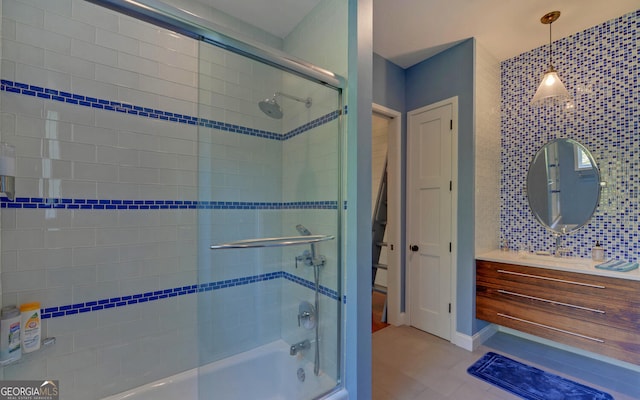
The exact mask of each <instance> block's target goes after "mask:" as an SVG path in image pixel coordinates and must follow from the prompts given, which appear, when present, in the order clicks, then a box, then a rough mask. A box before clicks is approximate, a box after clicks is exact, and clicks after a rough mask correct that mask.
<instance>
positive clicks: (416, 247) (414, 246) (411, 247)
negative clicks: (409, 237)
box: [409, 244, 420, 251]
mask: <svg viewBox="0 0 640 400" xmlns="http://www.w3.org/2000/svg"><path fill="white" fill-rule="evenodd" d="M409 250H411V251H418V250H420V247H418V245H417V244H412V245H409Z"/></svg>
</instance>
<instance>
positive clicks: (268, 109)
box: [258, 94, 282, 119]
mask: <svg viewBox="0 0 640 400" xmlns="http://www.w3.org/2000/svg"><path fill="white" fill-rule="evenodd" d="M258 106H259V107H260V110H261V111H262V112H263V113H265V114H267V116H269V117H271V118H274V119H281V118H282V108H280V104H278V102H277V101H276V95H275V94H274V95H273V97H272V98H270V99H264V100H262V101H261V102H259V103H258Z"/></svg>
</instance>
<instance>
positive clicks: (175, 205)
mask: <svg viewBox="0 0 640 400" xmlns="http://www.w3.org/2000/svg"><path fill="white" fill-rule="evenodd" d="M0 208H30V209H36V208H57V209H67V210H179V209H180V210H182V209H193V210H195V209H206V210H301V209H316V210H337V209H338V202H337V201H333V200H325V201H291V202H263V201H206V200H109V199H71V198H60V199H55V198H46V197H16V198H15V200H14V201H10V200H9V199H8V198H7V197H0ZM345 208H346V202H345Z"/></svg>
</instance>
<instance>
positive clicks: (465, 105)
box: [373, 39, 478, 335]
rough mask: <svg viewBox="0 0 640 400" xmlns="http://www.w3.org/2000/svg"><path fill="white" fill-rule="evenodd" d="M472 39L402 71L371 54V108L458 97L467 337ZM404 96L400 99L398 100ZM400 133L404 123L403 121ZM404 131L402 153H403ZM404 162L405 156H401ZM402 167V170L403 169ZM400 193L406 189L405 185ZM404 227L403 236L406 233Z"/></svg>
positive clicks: (461, 284) (461, 275)
mask: <svg viewBox="0 0 640 400" xmlns="http://www.w3.org/2000/svg"><path fill="white" fill-rule="evenodd" d="M473 65H474V42H473V39H470V40H467V41H465V42H462V43H460V44H459V45H457V46H455V47H452V48H451V49H448V50H446V51H443V52H442V53H440V54H437V55H436V56H434V57H432V58H430V59H428V60H425V61H423V62H421V63H419V64H416V65H414V66H412V67H410V68H408V69H406V70H402V69H401V68H400V67H398V66H397V65H395V64H393V63H391V62H389V61H387V60H385V59H383V58H382V57H380V56H379V55H377V54H374V64H373V76H374V79H373V99H374V102H375V103H377V104H380V105H383V106H386V107H389V108H393V109H396V110H398V111H401V112H402V113H406V112H407V111H411V110H415V109H417V108H420V107H423V106H426V105H429V104H432V103H435V102H438V101H441V100H444V99H447V98H450V97H454V96H458V106H459V110H458V115H459V121H458V124H459V125H458V135H459V138H458V160H459V163H458V176H459V182H458V237H457V240H456V243H457V246H456V248H457V259H458V266H457V268H458V281H457V299H456V304H457V309H456V312H457V319H458V326H457V331H458V332H460V333H463V334H466V335H472V334H474V333H475V332H476V331H477V330H478V329H477V327H476V324H477V322H478V321H477V320H476V319H475V316H474V293H475V285H474V277H475V274H474V225H473V221H474V212H473V194H474V190H473V188H474V179H473V176H474V139H473V136H474V128H473V120H474V116H473V87H474V84H473V76H474V71H473V68H474V67H473ZM401 92H403V93H404V96H403V97H404V98H402V96H401ZM403 127H406V120H404V117H403ZM405 142H406V134H405V132H404V131H403V149H406V146H405ZM402 156H403V158H405V156H406V153H405V150H403V155H402ZM403 167H404V166H403ZM403 190H404V183H403ZM404 230H405V229H404V227H402V231H403V232H404Z"/></svg>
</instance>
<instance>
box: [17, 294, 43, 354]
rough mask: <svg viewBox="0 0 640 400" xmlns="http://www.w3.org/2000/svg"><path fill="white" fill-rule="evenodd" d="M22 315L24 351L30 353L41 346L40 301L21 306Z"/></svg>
mask: <svg viewBox="0 0 640 400" xmlns="http://www.w3.org/2000/svg"><path fill="white" fill-rule="evenodd" d="M20 314H21V317H22V352H24V353H30V352H32V351H36V350H38V349H39V348H40V335H41V334H40V303H26V304H23V305H21V306H20Z"/></svg>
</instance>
